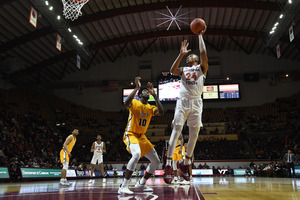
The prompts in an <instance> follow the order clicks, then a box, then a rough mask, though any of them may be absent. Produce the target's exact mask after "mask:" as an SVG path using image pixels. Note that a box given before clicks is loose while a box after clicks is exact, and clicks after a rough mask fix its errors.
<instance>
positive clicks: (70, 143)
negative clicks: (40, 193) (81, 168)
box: [60, 129, 79, 185]
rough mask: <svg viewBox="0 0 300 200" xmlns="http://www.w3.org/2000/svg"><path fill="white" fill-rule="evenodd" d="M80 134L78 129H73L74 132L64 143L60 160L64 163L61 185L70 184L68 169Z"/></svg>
mask: <svg viewBox="0 0 300 200" xmlns="http://www.w3.org/2000/svg"><path fill="white" fill-rule="evenodd" d="M78 134H79V131H78V129H73V131H72V134H71V135H69V136H68V137H67V138H66V141H65V142H64V144H63V148H62V150H61V151H60V162H61V163H62V164H63V168H62V170H61V179H60V184H61V185H69V184H68V182H67V170H68V168H69V160H70V158H71V156H72V155H71V152H72V149H73V147H74V145H75V143H76V136H77V135H78Z"/></svg>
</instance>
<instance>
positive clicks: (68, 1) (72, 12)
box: [62, 0, 89, 21]
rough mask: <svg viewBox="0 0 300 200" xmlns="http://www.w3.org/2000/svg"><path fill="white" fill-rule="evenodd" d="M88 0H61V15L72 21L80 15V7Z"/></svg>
mask: <svg viewBox="0 0 300 200" xmlns="http://www.w3.org/2000/svg"><path fill="white" fill-rule="evenodd" d="M88 1H89V0H62V3H63V6H64V8H63V15H64V16H65V18H66V19H70V20H72V21H74V20H75V19H77V18H78V17H79V16H81V15H82V12H81V8H82V7H83V6H84V5H85V4H86V3H87V2H88Z"/></svg>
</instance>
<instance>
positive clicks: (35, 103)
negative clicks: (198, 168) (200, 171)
mask: <svg viewBox="0 0 300 200" xmlns="http://www.w3.org/2000/svg"><path fill="white" fill-rule="evenodd" d="M299 97H300V93H299V94H296V95H293V96H292V97H288V98H281V99H278V100H276V102H274V103H269V104H265V105H262V106H253V107H241V108H226V109H222V108H216V109H212V108H207V109H204V112H203V122H204V128H202V129H201V132H200V135H201V134H205V135H207V134H208V135H215V134H217V135H218V134H228V133H231V134H232V133H234V134H239V135H240V134H244V133H247V136H246V139H245V141H244V142H242V141H241V139H240V140H226V139H225V138H222V139H217V138H215V137H213V136H212V137H210V138H208V139H206V140H203V141H201V142H198V143H197V145H196V149H195V153H194V157H195V160H223V159H250V158H251V159H253V158H256V159H270V160H278V159H281V158H282V156H283V155H284V153H285V152H286V150H287V149H293V148H294V146H295V145H296V144H295V142H294V140H293V137H292V136H287V134H286V132H284V133H285V134H284V135H283V134H281V135H280V134H278V131H287V130H292V128H293V123H295V121H296V120H297V119H299V118H300V117H299V116H300V115H299V110H300V103H299V99H300V98H299ZM48 99H49V101H50V103H51V107H52V108H53V109H54V110H55V114H56V116H57V118H58V121H59V122H64V123H65V124H67V125H68V126H69V127H76V128H78V129H79V132H80V135H79V136H78V142H77V143H76V145H75V147H74V155H76V157H74V158H73V160H72V164H71V165H70V166H71V167H76V166H77V167H78V166H79V165H80V164H81V163H82V162H86V163H88V162H89V161H90V159H91V157H92V154H91V153H90V147H91V145H92V142H93V141H95V138H96V136H97V134H101V135H102V138H103V141H104V142H105V143H106V147H107V149H108V153H107V154H106V155H105V157H104V158H105V159H104V160H106V159H107V160H110V161H128V160H129V158H130V154H129V153H128V152H127V151H126V149H125V148H126V147H125V145H124V144H123V141H122V139H123V132H124V130H125V127H126V123H127V117H128V111H120V112H103V111H99V110H93V109H90V108H86V107H84V106H79V105H75V104H73V103H71V102H69V101H66V100H63V99H60V98H58V97H55V96H53V95H49V96H48ZM0 100H1V103H0V132H1V137H0V158H1V159H0V166H8V167H9V168H10V172H11V173H12V174H14V176H13V177H16V174H17V169H18V168H19V167H45V168H60V167H61V165H60V160H59V151H60V150H61V148H62V144H63V142H64V140H65V138H66V137H67V136H68V134H70V132H69V131H70V130H69V129H67V128H66V129H60V131H56V130H54V129H53V128H50V126H49V125H48V121H49V120H50V114H49V113H47V111H46V109H45V105H44V104H45V102H43V98H42V96H41V95H40V94H39V93H37V92H32V91H27V90H20V89H13V90H0ZM230 113H231V114H230ZM173 116H174V112H173V111H172V110H169V111H166V113H165V115H164V117H156V118H153V121H152V122H151V124H154V125H155V124H157V125H159V124H168V126H166V132H165V135H170V134H171V131H172V129H171V126H170V124H171V121H172V119H173ZM272 131H274V132H276V135H272V136H270V135H265V136H262V135H259V137H258V136H254V135H251V134H252V133H260V132H270V133H272ZM183 134H184V135H187V134H188V127H185V128H184V130H183ZM244 136H245V134H244ZM245 142H246V143H248V146H247V145H245ZM153 144H154V145H155V148H156V151H157V152H158V154H159V156H160V157H161V158H162V157H163V154H162V152H163V149H164V147H165V140H160V141H157V142H153ZM251 153H253V155H254V156H255V157H253V156H252V154H251ZM297 156H298V155H297ZM146 160H147V159H146V158H143V159H141V161H146ZM279 165H280V162H278V163H273V165H272V167H273V168H272V169H274V168H275V169H276V166H279ZM274 166H275V167H274ZM81 167H83V166H82V165H81ZM260 168H261V167H258V168H257V174H262V173H264V172H261V171H259V170H261V169H260Z"/></svg>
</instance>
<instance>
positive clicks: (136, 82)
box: [135, 76, 142, 89]
mask: <svg viewBox="0 0 300 200" xmlns="http://www.w3.org/2000/svg"><path fill="white" fill-rule="evenodd" d="M141 86H142V85H141V77H139V76H138V77H135V87H136V88H138V89H140V88H141Z"/></svg>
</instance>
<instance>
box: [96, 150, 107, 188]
mask: <svg viewBox="0 0 300 200" xmlns="http://www.w3.org/2000/svg"><path fill="white" fill-rule="evenodd" d="M98 163H99V167H100V171H101V174H102V177H103V180H102V181H103V183H106V178H105V177H104V169H103V155H101V157H100V160H99V161H98Z"/></svg>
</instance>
